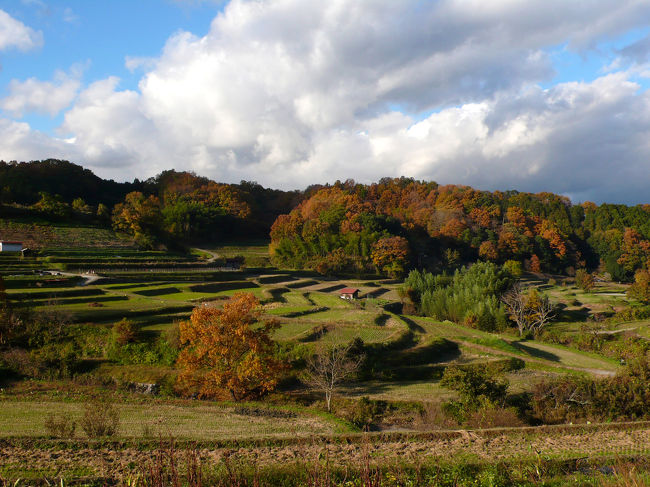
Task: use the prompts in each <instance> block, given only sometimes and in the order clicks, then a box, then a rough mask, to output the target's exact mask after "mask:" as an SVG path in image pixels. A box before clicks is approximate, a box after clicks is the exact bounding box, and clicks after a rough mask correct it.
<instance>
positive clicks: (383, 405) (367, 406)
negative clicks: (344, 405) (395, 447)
mask: <svg viewBox="0 0 650 487" xmlns="http://www.w3.org/2000/svg"><path fill="white" fill-rule="evenodd" d="M387 409H388V403H387V402H386V401H379V400H373V399H370V398H368V397H367V396H364V397H362V398H361V399H359V401H358V402H357V403H356V404H355V407H354V409H353V410H352V412H351V414H350V417H349V420H350V422H351V423H352V424H354V425H355V426H357V427H358V428H362V429H364V430H369V429H371V428H372V427H373V426H374V425H375V424H376V423H377V422H379V421H381V418H382V417H383V416H384V414H385V413H386V411H387Z"/></svg>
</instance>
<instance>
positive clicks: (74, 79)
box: [0, 65, 83, 117]
mask: <svg viewBox="0 0 650 487" xmlns="http://www.w3.org/2000/svg"><path fill="white" fill-rule="evenodd" d="M82 73H83V67H82V66H81V65H77V66H73V68H72V69H71V71H70V73H65V72H63V71H57V72H56V73H55V74H54V79H53V80H52V81H40V80H38V79H36V78H29V79H26V80H25V81H19V80H11V82H10V83H9V86H8V91H9V94H8V95H7V96H6V97H5V98H2V99H1V100H0V108H2V109H3V110H5V111H7V112H10V113H11V114H12V115H14V116H16V117H22V116H23V115H24V114H25V113H32V112H33V113H39V114H46V115H50V116H55V115H57V114H58V113H59V112H60V111H61V110H63V109H65V108H67V107H68V106H70V104H71V103H72V101H73V100H74V98H75V96H76V95H77V92H78V91H79V88H80V87H81V81H80V79H81V75H82Z"/></svg>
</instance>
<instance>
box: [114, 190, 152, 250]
mask: <svg viewBox="0 0 650 487" xmlns="http://www.w3.org/2000/svg"><path fill="white" fill-rule="evenodd" d="M160 218H161V214H160V200H159V199H158V198H157V197H155V196H148V197H147V196H145V195H144V194H142V193H141V192H139V191H133V192H131V193H129V194H127V195H126V197H125V198H124V201H123V202H122V203H119V204H117V205H115V208H114V209H113V228H114V229H115V230H118V231H122V232H125V233H128V234H129V235H133V237H134V238H135V241H136V242H137V243H138V245H140V246H141V247H144V248H152V247H154V244H155V234H156V232H157V229H158V228H159V224H160Z"/></svg>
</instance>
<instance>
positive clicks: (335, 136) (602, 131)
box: [0, 0, 650, 201]
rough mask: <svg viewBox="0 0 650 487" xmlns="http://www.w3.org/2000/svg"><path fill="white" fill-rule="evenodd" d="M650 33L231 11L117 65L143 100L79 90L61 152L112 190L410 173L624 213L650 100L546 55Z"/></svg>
mask: <svg viewBox="0 0 650 487" xmlns="http://www.w3.org/2000/svg"><path fill="white" fill-rule="evenodd" d="M649 21H650V4H648V2H639V1H636V0H594V1H593V2H589V4H588V5H587V4H585V3H584V2H566V1H565V0H530V1H527V2H520V1H515V0H491V1H490V2H485V1H479V0H441V1H437V2H421V1H418V0H402V1H399V2H395V1H394V0H365V1H363V0H354V1H352V0H348V1H346V0H332V1H329V2H322V1H315V0H314V1H312V2H309V1H306V0H277V1H255V2H249V1H244V0H233V1H232V2H230V3H229V4H228V6H227V7H226V8H225V9H224V11H223V13H221V14H219V15H218V16H217V17H216V18H215V19H214V20H213V22H212V25H211V29H210V32H209V33H208V34H207V35H205V36H204V37H196V36H194V35H192V34H191V33H187V32H179V33H177V34H175V35H174V36H173V37H172V38H170V39H169V40H168V42H167V44H166V45H165V47H164V50H163V52H162V54H161V56H160V57H159V58H157V59H146V58H129V57H127V58H126V59H125V65H126V66H127V68H128V69H131V70H135V69H138V68H141V69H144V70H147V71H146V73H145V74H144V76H143V77H142V79H141V81H140V83H139V87H138V90H120V89H119V80H118V79H117V78H114V77H111V78H108V79H106V80H102V81H98V82H96V83H93V84H92V85H90V86H89V87H87V88H86V89H84V90H83V91H82V92H81V93H80V94H79V95H78V97H77V99H76V102H75V103H74V106H73V107H72V108H71V109H70V110H69V111H68V112H67V113H66V114H65V121H64V124H63V126H62V132H64V133H65V134H66V136H69V138H70V140H71V142H70V143H69V144H67V146H68V147H69V151H70V154H71V158H73V159H75V157H78V158H80V159H76V160H77V161H78V162H82V163H84V164H89V165H91V166H92V167H94V168H95V169H96V170H97V171H98V173H100V174H102V175H104V176H110V177H113V178H117V179H124V178H132V177H139V178H143V177H147V176H151V175H153V174H155V173H157V172H160V171H161V170H163V169H168V168H170V167H174V168H176V169H179V170H182V169H192V170H196V171H197V172H198V173H200V174H204V175H206V176H210V177H213V178H216V179H218V180H224V181H238V180H239V179H242V178H244V179H255V180H258V181H259V182H261V183H263V184H266V185H272V186H276V187H277V186H279V187H284V188H291V187H304V186H306V185H307V184H311V183H315V182H324V181H333V180H335V179H346V178H349V177H354V178H357V179H359V180H362V181H371V180H376V179H378V178H379V177H381V176H384V175H391V176H399V175H409V176H415V177H419V178H426V179H434V180H439V181H441V182H446V183H465V184H474V185H476V186H478V187H485V188H491V189H496V188H501V189H505V188H517V189H523V190H533V191H538V190H542V189H544V190H552V191H556V192H561V193H570V194H572V195H574V196H575V197H576V198H580V199H582V198H591V199H595V200H603V199H613V200H617V201H623V200H625V201H632V200H634V199H635V198H636V199H640V198H643V197H644V195H645V187H647V185H648V184H650V176H646V175H647V174H648V175H650V171H648V170H647V169H648V168H647V162H646V161H648V160H650V158H649V157H648V156H650V147H649V144H648V142H646V141H647V140H649V139H648V133H650V120H649V118H650V116H649V115H647V114H650V110H649V108H650V102H649V100H648V95H647V94H646V93H645V92H640V87H639V86H638V85H636V84H635V83H633V82H631V81H630V79H632V78H631V76H632V75H631V74H630V75H629V76H628V73H621V72H617V71H616V67H615V66H612V69H613V72H612V73H610V74H608V75H606V76H603V77H601V78H599V79H597V80H595V81H594V82H592V83H564V84H561V85H558V86H556V87H554V88H552V89H549V90H543V89H541V88H539V84H540V83H541V82H545V81H549V80H551V79H552V77H553V76H554V69H553V65H552V61H551V59H550V58H549V56H548V55H547V54H546V52H547V51H548V50H549V49H550V48H555V47H557V46H559V45H565V44H566V45H567V46H568V47H567V48H568V49H572V50H575V51H578V52H584V50H585V49H592V48H594V47H595V46H597V45H598V43H599V42H600V41H602V40H603V39H609V38H613V37H615V36H618V35H620V34H622V33H624V32H626V31H628V30H629V29H632V28H635V27H639V26H645V25H648V22H649ZM25 105H26V104H25ZM425 114H428V115H425ZM6 130H8V129H6ZM0 133H1V131H0ZM20 140H23V141H24V143H27V142H28V141H29V140H31V139H29V138H28V137H27V136H25V137H23V139H20ZM19 145H20V142H16V143H15V144H14V145H12V146H11V147H18V146H19ZM56 147H57V148H58V147H59V146H58V145H56ZM49 156H50V154H47V153H44V154H42V157H49ZM72 156H74V157H72ZM0 157H3V155H2V154H0ZM4 158H7V157H6V156H4ZM619 166H620V167H619ZM619 174H620V175H621V176H619ZM631 175H635V176H631ZM630 181H631V182H630Z"/></svg>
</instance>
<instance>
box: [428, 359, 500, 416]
mask: <svg viewBox="0 0 650 487" xmlns="http://www.w3.org/2000/svg"><path fill="white" fill-rule="evenodd" d="M440 385H442V386H443V387H447V388H448V389H451V390H453V391H456V392H457V393H458V394H459V396H460V400H459V401H450V402H447V403H445V404H444V406H443V407H444V411H445V412H446V413H447V414H449V415H450V416H452V417H453V418H454V419H456V421H458V422H459V423H462V422H464V421H466V420H467V419H468V418H469V415H471V413H474V412H477V411H479V410H481V409H494V408H496V407H503V405H504V404H505V399H506V394H507V392H508V381H507V380H505V379H500V378H497V374H495V373H493V372H492V371H490V370H488V369H487V368H485V367H458V366H450V367H447V369H446V370H445V372H444V374H443V376H442V380H441V381H440Z"/></svg>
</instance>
